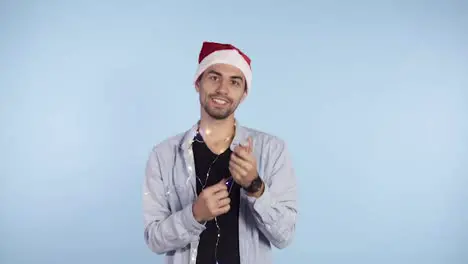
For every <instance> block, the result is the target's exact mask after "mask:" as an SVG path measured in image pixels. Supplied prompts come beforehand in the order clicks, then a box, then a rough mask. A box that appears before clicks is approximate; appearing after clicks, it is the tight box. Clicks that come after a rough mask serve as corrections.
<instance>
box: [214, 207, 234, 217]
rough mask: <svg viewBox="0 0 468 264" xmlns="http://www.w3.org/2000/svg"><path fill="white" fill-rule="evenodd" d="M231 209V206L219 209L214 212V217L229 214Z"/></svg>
mask: <svg viewBox="0 0 468 264" xmlns="http://www.w3.org/2000/svg"><path fill="white" fill-rule="evenodd" d="M230 209H231V205H229V204H227V205H225V206H223V207H220V208H219V209H218V210H216V213H215V214H216V216H218V215H222V214H225V213H227V212H229V210H230Z"/></svg>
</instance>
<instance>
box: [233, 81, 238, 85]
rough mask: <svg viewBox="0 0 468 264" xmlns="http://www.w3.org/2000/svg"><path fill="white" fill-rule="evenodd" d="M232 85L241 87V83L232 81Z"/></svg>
mask: <svg viewBox="0 0 468 264" xmlns="http://www.w3.org/2000/svg"><path fill="white" fill-rule="evenodd" d="M232 84H233V85H235V86H239V85H240V83H239V81H232Z"/></svg>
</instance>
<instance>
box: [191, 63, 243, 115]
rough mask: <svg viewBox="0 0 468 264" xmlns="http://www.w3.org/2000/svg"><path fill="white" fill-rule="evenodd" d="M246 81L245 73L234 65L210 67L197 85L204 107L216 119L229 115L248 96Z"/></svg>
mask: <svg viewBox="0 0 468 264" xmlns="http://www.w3.org/2000/svg"><path fill="white" fill-rule="evenodd" d="M245 83H246V82H245V78H244V75H243V74H242V72H241V71H240V70H239V69H238V68H236V67H234V66H231V65H227V64H215V65H213V66H211V67H209V68H208V69H207V70H206V71H205V72H204V73H203V74H202V76H201V78H200V79H199V81H198V82H197V85H196V88H197V91H198V93H199V94H200V104H201V106H202V108H203V109H204V111H205V112H206V113H207V114H208V115H209V116H211V117H212V118H214V119H216V120H222V119H225V118H227V117H229V116H230V115H232V114H233V113H234V112H235V111H236V109H237V107H238V106H239V104H240V103H241V101H242V100H243V99H244V98H245V96H246V89H245V88H246V87H245Z"/></svg>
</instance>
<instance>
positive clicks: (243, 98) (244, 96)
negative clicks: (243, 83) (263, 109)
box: [241, 89, 247, 102]
mask: <svg viewBox="0 0 468 264" xmlns="http://www.w3.org/2000/svg"><path fill="white" fill-rule="evenodd" d="M246 97H247V89H246V90H245V91H244V94H243V95H242V98H241V102H243V101H244V100H245V98H246Z"/></svg>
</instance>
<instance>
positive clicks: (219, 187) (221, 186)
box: [205, 179, 227, 193]
mask: <svg viewBox="0 0 468 264" xmlns="http://www.w3.org/2000/svg"><path fill="white" fill-rule="evenodd" d="M225 182H226V179H222V180H221V181H219V182H218V183H216V184H215V185H212V186H210V187H208V188H206V189H205V191H208V192H209V193H217V192H219V191H222V190H227V186H226V184H225Z"/></svg>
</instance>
